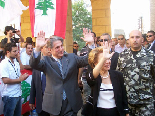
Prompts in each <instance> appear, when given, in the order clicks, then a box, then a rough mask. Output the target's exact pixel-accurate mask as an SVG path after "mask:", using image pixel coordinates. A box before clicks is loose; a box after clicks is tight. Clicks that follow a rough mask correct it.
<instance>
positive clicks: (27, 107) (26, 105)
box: [22, 101, 31, 114]
mask: <svg viewBox="0 0 155 116" xmlns="http://www.w3.org/2000/svg"><path fill="white" fill-rule="evenodd" d="M29 111H31V109H30V106H29V101H27V102H26V103H25V104H22V114H25V113H26V112H29Z"/></svg>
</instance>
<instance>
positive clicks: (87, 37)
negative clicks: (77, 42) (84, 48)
mask: <svg viewBox="0 0 155 116" xmlns="http://www.w3.org/2000/svg"><path fill="white" fill-rule="evenodd" d="M81 39H83V41H85V42H87V43H94V38H93V35H92V33H91V30H90V29H89V30H88V29H87V28H83V37H81Z"/></svg>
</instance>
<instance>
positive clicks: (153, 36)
mask: <svg viewBox="0 0 155 116" xmlns="http://www.w3.org/2000/svg"><path fill="white" fill-rule="evenodd" d="M146 39H147V41H148V43H149V45H148V47H147V48H148V49H149V50H152V51H153V52H154V53H155V41H154V40H155V32H154V31H152V30H151V31H148V32H147V35H146Z"/></svg>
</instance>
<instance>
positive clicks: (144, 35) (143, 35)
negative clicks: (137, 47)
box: [142, 34, 147, 42]
mask: <svg viewBox="0 0 155 116" xmlns="http://www.w3.org/2000/svg"><path fill="white" fill-rule="evenodd" d="M142 37H143V38H144V42H145V41H147V39H146V34H142Z"/></svg>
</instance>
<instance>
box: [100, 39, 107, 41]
mask: <svg viewBox="0 0 155 116" xmlns="http://www.w3.org/2000/svg"><path fill="white" fill-rule="evenodd" d="M106 41H108V39H104V42H106ZM100 42H103V39H100Z"/></svg>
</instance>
